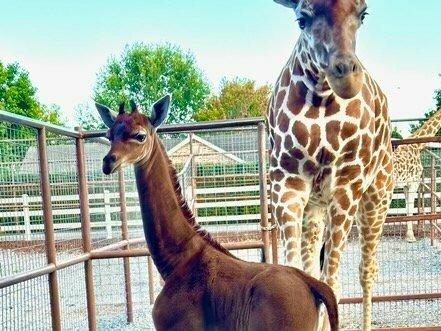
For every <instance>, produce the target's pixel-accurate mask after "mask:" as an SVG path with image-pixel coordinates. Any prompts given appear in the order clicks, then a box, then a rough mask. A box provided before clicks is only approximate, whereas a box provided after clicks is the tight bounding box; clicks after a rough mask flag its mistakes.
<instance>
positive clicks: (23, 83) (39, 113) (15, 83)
mask: <svg viewBox="0 0 441 331" xmlns="http://www.w3.org/2000/svg"><path fill="white" fill-rule="evenodd" d="M36 91H37V89H36V88H35V87H34V86H33V85H32V83H31V80H30V79H29V74H28V72H27V71H25V70H24V69H22V68H21V67H20V66H19V64H18V63H12V64H7V65H4V64H3V63H2V62H0V109H1V110H5V111H8V112H11V113H14V114H18V115H22V116H27V117H30V118H33V119H37V120H42V121H46V122H51V123H54V124H61V120H60V112H59V107H58V106H56V105H51V106H46V105H43V104H41V103H40V102H39V101H38V100H37V97H36ZM35 134H36V132H35V130H32V129H30V128H28V127H25V126H22V125H17V124H12V123H7V122H4V121H3V122H0V140H1V141H0V161H1V162H15V161H19V160H20V159H21V158H22V157H23V156H24V154H25V152H26V150H27V148H28V147H29V145H30V144H31V142H32V141H34V142H35ZM18 139H20V140H18Z"/></svg>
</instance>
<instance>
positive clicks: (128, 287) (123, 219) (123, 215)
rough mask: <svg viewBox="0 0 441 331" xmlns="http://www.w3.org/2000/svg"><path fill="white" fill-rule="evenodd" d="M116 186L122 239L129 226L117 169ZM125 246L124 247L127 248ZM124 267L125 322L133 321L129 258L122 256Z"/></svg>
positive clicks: (124, 194) (122, 175) (124, 191)
mask: <svg viewBox="0 0 441 331" xmlns="http://www.w3.org/2000/svg"><path fill="white" fill-rule="evenodd" d="M118 188H119V206H120V220H121V237H122V240H127V239H129V228H128V226H127V207H126V187H125V183H124V171H123V170H122V169H120V170H119V171H118ZM128 248H129V247H128V246H125V248H124V249H128ZM123 267H124V282H125V291H126V309H127V322H129V323H132V322H133V299H132V277H131V274H130V258H129V257H124V258H123Z"/></svg>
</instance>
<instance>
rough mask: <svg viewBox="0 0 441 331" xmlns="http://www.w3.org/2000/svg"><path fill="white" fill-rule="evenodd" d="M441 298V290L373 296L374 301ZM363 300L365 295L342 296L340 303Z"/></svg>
mask: <svg viewBox="0 0 441 331" xmlns="http://www.w3.org/2000/svg"><path fill="white" fill-rule="evenodd" d="M440 298H441V292H432V293H412V294H395V295H379V296H373V297H372V302H387V301H409V300H429V299H440ZM362 302H363V297H350V298H342V299H341V300H340V302H339V304H341V305H345V304H354V303H362Z"/></svg>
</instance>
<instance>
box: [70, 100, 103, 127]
mask: <svg viewBox="0 0 441 331" xmlns="http://www.w3.org/2000/svg"><path fill="white" fill-rule="evenodd" d="M75 119H76V121H77V123H78V124H79V125H80V126H81V128H82V129H83V130H100V129H106V128H107V127H106V125H105V124H104V122H103V120H102V119H101V118H100V117H99V115H98V112H97V111H96V109H95V107H92V106H91V105H90V104H88V103H82V104H79V105H77V106H76V107H75Z"/></svg>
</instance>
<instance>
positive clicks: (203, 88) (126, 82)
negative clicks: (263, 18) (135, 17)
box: [81, 43, 210, 124]
mask: <svg viewBox="0 0 441 331" xmlns="http://www.w3.org/2000/svg"><path fill="white" fill-rule="evenodd" d="M209 92H210V89H209V85H208V83H207V82H206V80H205V78H204V76H203V74H202V72H201V70H199V69H198V68H197V66H196V62H195V58H194V56H193V55H192V54H191V53H189V52H184V51H182V50H181V49H180V48H178V47H176V46H173V45H170V44H166V45H145V44H142V43H137V44H134V45H132V46H129V47H126V49H125V50H124V52H123V54H122V56H121V58H119V59H117V58H115V57H112V58H110V59H109V60H108V62H107V64H106V65H105V66H104V67H103V68H102V69H101V71H100V72H99V73H98V77H97V82H96V85H95V87H94V98H95V100H96V101H97V102H99V103H102V104H105V105H108V106H110V107H113V108H116V107H117V106H118V104H119V103H120V102H122V101H128V100H130V99H134V100H135V101H136V102H137V103H138V104H140V106H141V108H142V109H143V110H144V111H148V110H149V107H150V106H151V105H152V103H153V102H154V101H156V100H157V99H159V98H160V97H162V96H163V95H165V94H166V93H171V94H172V106H171V110H170V114H169V117H168V119H167V122H168V123H181V122H187V121H189V120H190V119H191V118H192V115H193V112H194V111H195V110H196V109H199V108H201V107H202V106H203V104H204V102H205V99H206V97H207V96H208V94H209ZM81 124H83V123H81Z"/></svg>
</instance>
